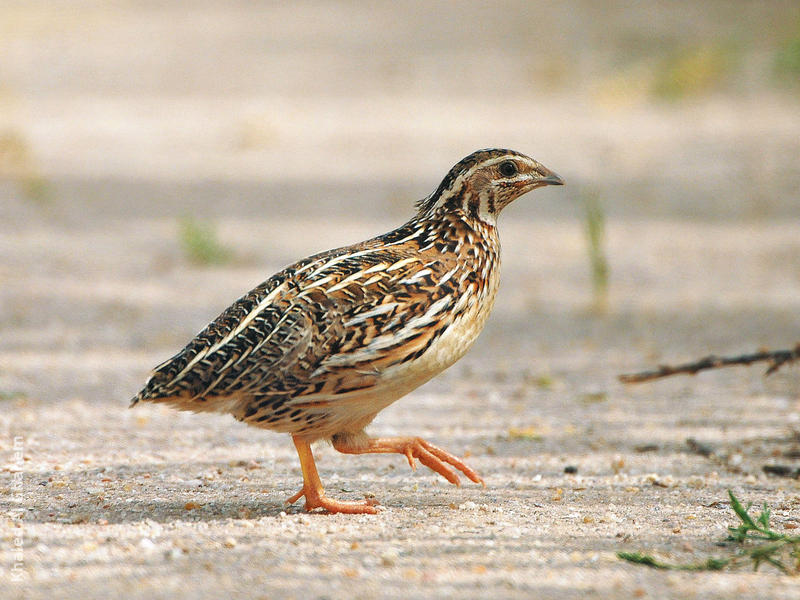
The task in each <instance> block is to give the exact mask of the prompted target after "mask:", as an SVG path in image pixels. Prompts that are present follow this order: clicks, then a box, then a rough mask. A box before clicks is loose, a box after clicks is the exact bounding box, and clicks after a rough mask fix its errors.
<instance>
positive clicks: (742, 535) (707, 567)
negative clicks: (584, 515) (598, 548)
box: [617, 490, 800, 575]
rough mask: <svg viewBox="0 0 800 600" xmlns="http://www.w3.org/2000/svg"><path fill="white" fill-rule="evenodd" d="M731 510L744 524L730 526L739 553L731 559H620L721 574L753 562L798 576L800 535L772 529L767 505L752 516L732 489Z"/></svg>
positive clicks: (633, 554)
mask: <svg viewBox="0 0 800 600" xmlns="http://www.w3.org/2000/svg"><path fill="white" fill-rule="evenodd" d="M728 496H729V497H730V499H731V508H732V509H733V512H735V513H736V516H737V517H739V520H740V521H741V523H740V524H739V526H738V527H728V532H729V535H728V538H727V539H726V542H729V543H731V544H733V545H734V546H735V548H736V551H735V553H734V554H733V555H732V556H728V557H722V558H718V557H710V558H707V559H706V560H704V561H701V562H698V563H688V564H673V563H668V562H663V561H660V560H658V559H657V558H655V557H653V556H651V555H649V554H641V553H639V552H618V553H617V557H618V558H621V559H622V560H626V561H628V562H632V563H635V564H639V565H645V566H648V567H653V568H655V569H667V570H671V571H719V570H721V569H725V568H729V567H735V566H738V565H740V564H742V563H751V564H752V565H753V570H758V568H759V567H760V566H761V565H762V564H765V563H766V564H769V565H772V566H773V567H775V568H776V569H778V570H779V571H781V572H783V573H786V574H791V575H794V574H797V572H798V570H800V536H797V535H795V536H792V535H786V534H785V533H780V532H778V531H775V530H773V529H772V527H770V524H769V517H770V510H769V507H768V506H767V504H766V502H765V503H764V506H763V508H762V510H761V513H759V514H758V516H756V517H753V516H752V515H750V507H751V505H750V504H748V505H747V507H744V506H742V503H741V502H740V501H739V499H738V498H737V497H736V496H734V495H733V492H731V491H730V490H728Z"/></svg>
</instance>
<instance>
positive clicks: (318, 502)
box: [286, 486, 378, 515]
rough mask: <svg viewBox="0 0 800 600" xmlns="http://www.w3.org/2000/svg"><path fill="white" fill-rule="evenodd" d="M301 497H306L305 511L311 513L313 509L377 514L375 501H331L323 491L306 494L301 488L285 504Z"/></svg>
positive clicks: (292, 502) (376, 502)
mask: <svg viewBox="0 0 800 600" xmlns="http://www.w3.org/2000/svg"><path fill="white" fill-rule="evenodd" d="M303 496H305V497H306V507H305V508H306V510H307V511H312V510H314V509H315V508H322V509H324V510H325V511H326V512H328V513H331V514H333V513H345V514H348V515H362V514H367V515H375V514H377V513H378V509H377V508H376V505H377V504H378V501H377V500H372V499H367V500H364V502H346V501H344V500H333V499H332V498H328V497H327V496H326V495H325V491H324V490H323V489H322V488H320V489H318V490H317V489H312V490H311V491H309V492H306V488H305V486H303V487H302V488H301V489H300V491H299V492H297V493H296V494H295V495H294V496H292V497H291V498H289V499H288V500H286V504H294V503H295V502H297V501H298V500H299V499H300V498H302V497H303Z"/></svg>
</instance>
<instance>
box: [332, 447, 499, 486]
mask: <svg viewBox="0 0 800 600" xmlns="http://www.w3.org/2000/svg"><path fill="white" fill-rule="evenodd" d="M352 440H353V438H349V437H343V438H334V439H333V447H334V448H336V449H337V450H338V451H339V452H343V453H345V454H369V453H373V452H380V453H393V454H404V455H405V457H406V458H407V459H408V464H410V465H411V468H412V469H414V470H416V469H417V465H416V463H415V462H414V459H415V458H418V459H419V462H421V463H422V464H423V465H425V466H426V467H428V468H429V469H431V470H433V471H436V472H437V473H439V475H441V476H442V477H444V478H445V479H447V481H449V482H450V483H452V484H455V485H461V481H460V480H459V479H458V475H456V472H455V471H454V470H453V469H451V468H450V467H449V466H448V465H452V466H454V467H455V468H456V469H458V470H459V471H461V472H462V473H464V475H466V476H467V477H468V478H469V479H471V480H472V481H474V482H475V483H480V484H481V485H483V486H484V487H485V486H486V484H485V483H484V482H483V479H481V477H480V475H478V474H477V473H476V472H475V471H473V470H472V469H470V468H469V467H468V466H467V465H465V464H464V462H463V461H462V460H461V459H460V458H458V457H456V456H453V455H452V454H450V453H449V452H446V451H445V450H442V449H441V448H439V447H438V446H434V445H433V444H431V443H430V442H426V441H425V440H423V439H422V438H418V437H393V438H369V439H368V442H367V444H366V445H363V444H359V443H353V441H352Z"/></svg>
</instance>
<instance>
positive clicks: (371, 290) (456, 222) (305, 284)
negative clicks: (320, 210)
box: [131, 149, 564, 513]
mask: <svg viewBox="0 0 800 600" xmlns="http://www.w3.org/2000/svg"><path fill="white" fill-rule="evenodd" d="M563 183H564V182H563V180H562V179H561V178H560V177H559V176H558V175H556V174H555V173H554V172H552V171H550V170H548V169H547V168H545V167H544V166H543V165H541V164H540V163H538V162H537V161H535V160H533V159H532V158H529V157H528V156H525V155H524V154H521V153H519V152H515V151H513V150H504V149H486V150H479V151H477V152H474V153H472V154H470V155H469V156H467V157H466V158H464V159H462V160H461V161H460V162H458V163H457V164H456V165H455V166H454V167H453V168H452V169H451V170H450V171H449V172H448V173H447V175H446V176H445V178H444V179H443V180H442V182H441V183H440V184H439V186H438V187H437V188H436V190H435V191H434V192H433V193H432V194H430V195H429V196H428V197H426V198H424V199H422V200H420V201H419V202H418V203H417V205H416V214H415V215H414V216H413V217H412V218H411V219H410V220H409V221H408V222H407V223H405V224H404V225H401V226H400V227H398V228H397V229H395V230H393V231H390V232H389V233H386V234H383V235H380V236H378V237H375V238H372V239H369V240H366V241H364V242H361V243H358V244H354V245H352V246H345V247H343V248H337V249H335V250H329V251H327V252H322V253H320V254H315V255H313V256H310V257H308V258H305V259H303V260H301V261H299V262H297V263H294V264H293V265H290V266H288V267H286V268H285V269H283V270H282V271H280V272H279V273H277V274H275V275H273V276H272V277H270V278H269V279H267V280H266V281H265V282H264V283H262V284H261V285H259V286H258V287H256V288H255V289H253V290H252V291H250V292H248V293H247V294H245V295H244V296H242V297H241V298H239V299H238V300H237V301H236V302H234V303H233V304H232V305H231V306H230V307H229V308H227V309H226V310H225V311H224V312H223V313H222V314H221V315H220V316H219V317H217V318H216V319H215V320H214V321H213V322H212V323H211V324H209V325H208V326H207V327H206V328H205V329H203V331H201V332H200V333H199V334H198V335H197V336H196V337H195V338H194V339H193V340H191V341H190V342H189V343H188V344H187V345H186V347H185V348H183V350H181V351H180V352H178V353H177V354H176V355H175V356H173V357H172V358H170V359H169V360H167V361H165V362H163V363H161V364H160V365H158V366H157V367H156V368H155V369H154V370H153V372H152V374H151V376H150V378H149V379H148V380H147V382H146V383H145V386H144V388H143V389H142V390H141V391H140V392H139V393H138V394H137V395H136V396H135V397H134V398H133V400H132V404H131V406H133V405H135V404H137V403H139V402H145V401H146V402H156V403H164V404H167V405H170V406H172V407H174V408H177V409H180V410H189V411H194V412H205V411H208V412H219V413H230V414H232V415H233V416H234V417H235V418H236V419H238V420H240V421H244V422H245V423H248V424H250V425H255V426H256V427H262V428H264V429H271V430H273V431H277V432H285V433H289V434H291V436H292V439H293V441H294V444H295V447H296V449H297V454H298V456H299V458H300V466H301V470H302V474H303V486H302V488H301V489H300V491H298V492H297V493H296V494H295V495H294V496H292V497H291V498H289V499H288V500H287V502H288V503H294V502H296V501H297V500H299V499H300V498H301V497H305V508H306V510H313V509H317V508H321V509H324V510H325V511H327V512H329V513H375V512H376V506H375V504H376V502H375V501H372V500H367V501H363V502H350V501H341V500H336V499H333V498H330V497H328V496H327V495H326V494H325V491H324V489H323V486H322V483H321V481H320V477H319V474H318V472H317V469H316V465H315V462H314V457H313V454H312V451H311V444H312V442H315V441H317V440H321V439H325V440H329V441H330V442H331V443H332V444H333V447H334V448H335V449H336V450H338V451H339V452H343V453H347V454H365V453H399V454H403V455H405V457H406V458H407V459H408V462H409V464H410V465H411V467H412V469H414V468H416V466H415V459H418V460H419V461H420V462H421V463H422V464H423V465H425V466H427V467H429V468H430V469H432V470H433V471H436V472H437V473H439V474H440V475H442V476H443V477H444V478H445V479H447V480H448V481H449V482H451V483H453V484H455V485H459V477H458V475H457V474H456V470H458V471H461V472H462V473H463V474H464V475H465V476H466V477H467V478H469V479H470V480H471V481H473V482H476V483H481V484H483V480H482V479H481V477H480V476H479V475H478V474H477V473H476V472H475V471H473V470H472V469H471V468H470V467H468V466H467V465H466V464H464V462H463V461H462V460H461V459H459V458H458V457H456V456H454V455H453V454H450V453H449V452H446V451H444V450H442V449H441V448H438V447H437V446H435V445H433V444H431V443H429V442H427V441H425V440H423V439H421V438H418V437H389V438H372V437H369V436H368V435H367V434H366V433H365V431H364V428H365V427H366V426H367V425H368V424H369V423H370V422H371V421H372V420H373V419H374V418H375V416H376V415H377V414H378V412H380V411H381V410H382V409H384V408H386V407H387V406H389V405H390V404H391V403H393V402H394V401H395V400H397V399H399V398H401V397H402V396H404V395H405V394H407V393H408V392H410V391H411V390H413V389H415V388H416V387H418V386H420V385H422V384H423V383H425V382H426V381H428V380H429V379H431V378H432V377H433V376H435V375H436V374H438V373H440V372H441V371H443V370H444V369H446V368H447V367H449V366H450V365H452V364H453V363H454V362H456V361H457V360H458V359H459V358H461V356H463V355H464V353H465V352H466V351H467V350H468V349H469V347H470V346H471V345H472V343H473V342H474V341H475V338H476V337H477V336H478V334H479V333H480V331H481V330H482V329H483V326H484V324H485V323H486V319H487V317H488V316H489V312H490V311H491V309H492V304H493V303H494V299H495V294H496V292H497V288H498V284H499V266H500V254H499V253H500V246H499V239H498V235H497V216H498V214H499V213H500V211H502V210H503V208H505V207H506V206H507V205H508V204H510V203H511V202H512V201H513V200H515V199H516V198H517V197H519V196H521V195H522V194H525V193H527V192H529V191H531V190H533V189H535V188H538V187H542V186H545V185H563Z"/></svg>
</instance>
